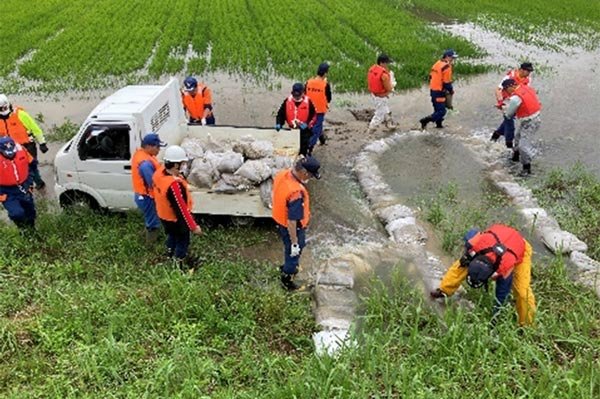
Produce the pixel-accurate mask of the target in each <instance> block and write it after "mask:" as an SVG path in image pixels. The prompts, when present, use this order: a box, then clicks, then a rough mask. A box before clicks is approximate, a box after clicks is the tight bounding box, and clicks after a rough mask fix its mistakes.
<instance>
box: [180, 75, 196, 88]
mask: <svg viewBox="0 0 600 399" xmlns="http://www.w3.org/2000/svg"><path fill="white" fill-rule="evenodd" d="M196 87H198V81H197V80H196V78H195V77H193V76H188V77H187V78H185V80H184V81H183V89H184V90H185V91H192V90H194V89H195V88H196Z"/></svg>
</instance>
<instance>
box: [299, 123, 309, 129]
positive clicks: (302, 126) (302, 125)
mask: <svg viewBox="0 0 600 399" xmlns="http://www.w3.org/2000/svg"><path fill="white" fill-rule="evenodd" d="M307 127H308V125H307V124H306V123H304V122H302V123H300V129H301V130H304V129H306V128H307Z"/></svg>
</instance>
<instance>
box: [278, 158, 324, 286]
mask: <svg viewBox="0 0 600 399" xmlns="http://www.w3.org/2000/svg"><path fill="white" fill-rule="evenodd" d="M320 167H321V165H320V164H319V161H317V159H315V158H313V157H310V156H309V157H306V158H300V159H299V160H298V161H297V162H296V164H295V165H294V167H293V168H291V169H285V170H282V171H280V172H279V173H278V174H277V175H276V176H275V179H273V220H275V222H276V223H277V230H278V231H279V235H280V236H281V239H282V240H283V258H284V263H283V266H281V267H280V271H281V284H283V287H284V288H286V289H288V290H290V291H293V290H297V289H299V288H301V286H299V285H297V284H296V283H295V282H294V281H293V279H294V277H295V276H296V274H297V273H298V264H299V263H300V255H301V254H302V249H303V248H304V246H305V245H306V228H307V227H308V222H309V221H310V197H309V195H308V190H307V189H306V183H308V181H309V180H310V178H311V177H314V178H315V179H320V178H321V175H320V174H319V168H320Z"/></svg>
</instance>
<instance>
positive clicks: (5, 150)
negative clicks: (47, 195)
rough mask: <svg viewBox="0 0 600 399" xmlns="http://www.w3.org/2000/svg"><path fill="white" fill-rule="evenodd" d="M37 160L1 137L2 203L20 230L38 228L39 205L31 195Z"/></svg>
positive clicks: (8, 138)
mask: <svg viewBox="0 0 600 399" xmlns="http://www.w3.org/2000/svg"><path fill="white" fill-rule="evenodd" d="M33 162H34V160H33V157H32V156H31V155H30V154H29V152H28V151H27V150H26V149H25V148H23V147H21V146H20V145H19V144H16V143H15V141H14V140H13V139H12V138H10V137H8V136H4V137H0V201H1V202H2V205H4V208H5V209H6V211H7V212H8V217H9V218H10V220H12V221H13V222H14V223H15V224H16V225H17V227H19V228H21V229H23V228H33V227H35V216H36V212H35V204H34V202H33V195H32V194H31V189H32V184H33V173H31V169H32V163H33Z"/></svg>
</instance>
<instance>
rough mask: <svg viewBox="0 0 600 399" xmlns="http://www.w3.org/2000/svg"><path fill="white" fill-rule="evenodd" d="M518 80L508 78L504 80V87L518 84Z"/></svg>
mask: <svg viewBox="0 0 600 399" xmlns="http://www.w3.org/2000/svg"><path fill="white" fill-rule="evenodd" d="M516 85H517V82H516V81H515V80H514V79H506V80H504V81H503V82H502V88H503V89H508V88H509V87H512V86H516Z"/></svg>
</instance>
